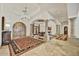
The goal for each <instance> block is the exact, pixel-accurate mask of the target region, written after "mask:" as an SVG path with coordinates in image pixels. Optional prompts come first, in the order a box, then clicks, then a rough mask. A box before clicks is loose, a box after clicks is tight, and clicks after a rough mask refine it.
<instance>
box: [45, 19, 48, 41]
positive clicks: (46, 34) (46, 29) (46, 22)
mask: <svg viewBox="0 0 79 59" xmlns="http://www.w3.org/2000/svg"><path fill="white" fill-rule="evenodd" d="M45 39H46V40H48V20H46V21H45Z"/></svg>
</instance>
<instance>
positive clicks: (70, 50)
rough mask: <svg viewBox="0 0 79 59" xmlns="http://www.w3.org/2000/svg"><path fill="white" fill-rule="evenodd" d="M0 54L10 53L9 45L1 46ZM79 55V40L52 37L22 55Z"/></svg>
mask: <svg viewBox="0 0 79 59" xmlns="http://www.w3.org/2000/svg"><path fill="white" fill-rule="evenodd" d="M0 55H9V51H8V47H7V46H4V47H2V48H0ZM71 55H74V56H75V55H78V56H79V42H77V41H73V40H68V41H61V40H56V39H52V40H50V41H48V42H46V43H44V44H42V45H40V46H38V47H36V48H34V49H32V50H30V51H28V52H26V53H24V54H22V55H21V56H71Z"/></svg>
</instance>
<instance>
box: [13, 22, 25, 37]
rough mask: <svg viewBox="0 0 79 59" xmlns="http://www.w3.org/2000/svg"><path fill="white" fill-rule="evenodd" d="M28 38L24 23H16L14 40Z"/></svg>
mask: <svg viewBox="0 0 79 59" xmlns="http://www.w3.org/2000/svg"><path fill="white" fill-rule="evenodd" d="M25 36H26V26H25V24H24V23H22V22H16V23H15V24H14V25H13V38H22V37H25Z"/></svg>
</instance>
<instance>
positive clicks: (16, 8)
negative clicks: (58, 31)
mask: <svg viewBox="0 0 79 59" xmlns="http://www.w3.org/2000/svg"><path fill="white" fill-rule="evenodd" d="M0 6H1V8H0V9H1V13H2V15H6V14H7V15H10V16H11V15H12V16H14V15H15V16H16V15H21V14H23V13H22V10H23V9H24V7H27V16H33V15H35V14H37V13H38V12H40V11H42V12H43V11H47V12H48V13H49V14H50V15H51V16H53V17H54V18H55V19H58V20H59V21H60V22H62V21H66V20H67V19H68V14H67V4H66V3H2V4H0Z"/></svg>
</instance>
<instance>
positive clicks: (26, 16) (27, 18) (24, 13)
mask: <svg viewBox="0 0 79 59" xmlns="http://www.w3.org/2000/svg"><path fill="white" fill-rule="evenodd" d="M22 13H23V15H22V17H21V20H23V19H26V20H29V19H30V17H29V16H28V13H27V7H24V9H23V10H22Z"/></svg>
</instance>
